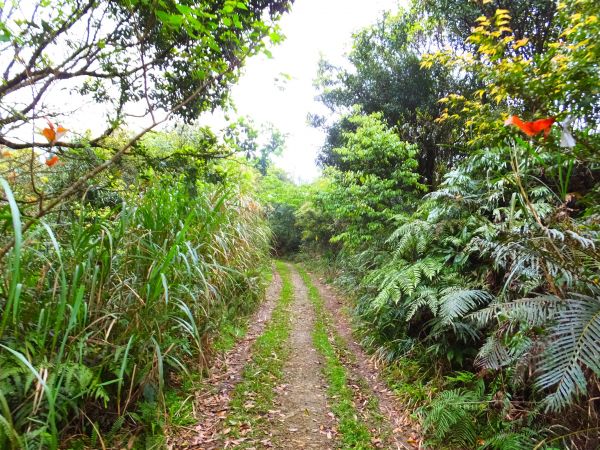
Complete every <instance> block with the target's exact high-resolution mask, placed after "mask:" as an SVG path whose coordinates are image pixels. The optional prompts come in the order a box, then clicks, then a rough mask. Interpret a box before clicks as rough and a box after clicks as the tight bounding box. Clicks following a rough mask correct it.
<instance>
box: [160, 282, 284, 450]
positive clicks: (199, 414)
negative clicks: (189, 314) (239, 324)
mask: <svg viewBox="0 0 600 450" xmlns="http://www.w3.org/2000/svg"><path fill="white" fill-rule="evenodd" d="M281 287H282V281H281V278H280V276H279V273H278V272H277V271H276V270H273V280H272V281H271V284H270V285H269V287H268V288H267V291H266V293H265V301H264V302H263V303H262V305H261V306H260V308H259V310H258V311H257V312H256V313H255V314H254V315H253V316H252V318H251V319H250V321H249V328H248V332H247V333H246V336H245V337H244V339H242V340H240V341H239V342H238V343H237V344H236V345H235V347H233V348H232V349H231V350H229V351H228V352H227V353H226V354H225V355H224V356H223V357H222V358H220V359H218V360H217V361H215V363H214V366H213V367H212V369H211V374H210V376H209V377H208V378H207V379H206V380H205V381H204V382H203V384H204V385H205V386H209V387H210V389H206V390H202V391H200V392H198V393H197V395H196V399H195V402H194V403H195V408H194V409H195V417H196V418H197V420H198V424H197V425H196V426H195V427H194V428H193V429H188V430H187V432H185V433H181V434H178V435H177V436H175V437H174V438H173V439H171V441H172V442H170V443H168V445H167V446H168V448H169V449H179V448H185V449H201V450H216V449H221V448H223V446H222V444H221V442H220V441H221V439H220V435H219V433H220V427H221V422H222V421H223V420H224V419H225V417H226V415H227V411H228V409H229V402H230V400H231V393H232V391H233V389H234V388H235V386H236V384H237V383H238V382H239V381H240V379H241V375H242V371H243V369H244V366H245V365H246V364H247V363H248V361H249V360H250V358H251V356H252V354H251V352H250V348H251V347H252V344H253V343H254V341H255V340H256V338H257V337H258V336H260V335H261V334H262V333H263V331H264V329H265V327H266V325H267V322H268V321H269V319H270V318H271V315H272V313H273V309H274V308H275V304H276V303H277V299H278V298H279V295H280V293H281Z"/></svg>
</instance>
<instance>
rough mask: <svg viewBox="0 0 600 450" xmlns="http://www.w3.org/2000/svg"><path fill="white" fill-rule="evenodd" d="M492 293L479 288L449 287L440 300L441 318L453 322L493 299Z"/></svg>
mask: <svg viewBox="0 0 600 450" xmlns="http://www.w3.org/2000/svg"><path fill="white" fill-rule="evenodd" d="M492 298H493V297H492V295H491V294H490V293H488V292H486V291H482V290H477V289H458V288H449V289H446V290H445V292H444V293H443V296H442V298H441V300H440V313H439V315H440V319H441V320H442V322H444V323H451V322H453V321H454V320H455V319H457V318H459V317H464V316H465V315H467V314H468V313H469V312H471V311H473V310H474V309H476V308H478V307H480V306H482V305H485V304H486V303H488V302H490V301H491V300H492Z"/></svg>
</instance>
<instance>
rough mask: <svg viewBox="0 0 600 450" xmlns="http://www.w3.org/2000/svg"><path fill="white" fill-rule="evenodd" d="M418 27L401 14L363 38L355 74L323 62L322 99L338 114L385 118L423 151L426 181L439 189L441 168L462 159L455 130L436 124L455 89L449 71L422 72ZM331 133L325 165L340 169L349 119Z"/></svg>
mask: <svg viewBox="0 0 600 450" xmlns="http://www.w3.org/2000/svg"><path fill="white" fill-rule="evenodd" d="M416 27H417V25H416V24H415V22H414V16H413V15H411V14H408V13H399V14H398V15H395V16H394V15H386V16H384V17H383V18H381V19H380V20H379V21H378V22H377V23H376V24H375V25H373V26H371V27H367V28H365V29H363V30H361V31H360V32H358V33H357V34H356V35H355V37H354V45H353V49H352V52H351V53H350V55H349V61H350V63H351V64H352V69H346V68H341V67H335V66H332V65H331V64H329V63H327V62H324V61H323V62H321V65H320V68H319V76H318V79H317V83H318V85H319V87H320V89H321V93H320V95H319V99H320V100H321V101H322V102H323V103H324V104H325V105H326V106H327V107H329V108H330V109H331V110H332V111H335V112H343V111H345V110H347V109H348V108H351V107H352V106H353V105H359V106H360V107H361V108H362V110H363V111H364V112H365V113H366V114H371V113H375V112H380V113H382V114H383V116H382V117H383V119H384V120H385V122H386V123H387V125H388V126H390V127H396V129H397V132H398V133H399V135H400V138H401V139H402V140H405V141H408V142H411V143H414V144H416V145H417V148H418V150H417V157H418V160H419V173H420V174H421V177H422V181H423V182H424V183H426V184H429V185H436V184H437V183H438V181H439V180H438V178H439V177H438V171H439V167H438V166H439V165H442V164H446V163H447V162H448V161H449V160H450V159H451V157H452V156H453V155H454V154H455V153H456V150H455V149H454V148H453V146H452V145H451V142H452V139H451V134H452V129H451V128H450V127H445V126H443V125H440V124H436V123H435V122H434V119H435V118H436V117H437V116H438V115H439V114H440V113H441V107H440V105H439V104H438V103H437V100H438V99H439V98H440V97H442V96H443V95H445V94H444V93H445V92H447V91H448V89H450V85H451V83H452V78H451V76H450V74H449V72H448V71H447V70H445V68H444V67H441V66H440V67H439V68H427V69H425V68H423V67H422V66H421V64H420V62H421V61H420V53H421V51H422V50H421V48H420V45H419V44H418V43H417V42H416V41H415V40H414V39H413V35H414V33H415V28H416ZM327 128H328V130H327V131H328V138H327V142H326V144H325V146H324V148H323V150H322V153H321V155H320V161H321V162H322V163H323V164H325V165H334V166H335V165H336V163H337V160H336V159H335V155H334V153H333V152H332V149H333V148H335V147H336V146H337V145H339V143H340V136H341V133H342V132H343V131H352V128H351V127H350V123H349V122H348V121H347V120H344V119H342V120H339V121H337V122H336V123H334V124H331V125H329V126H327Z"/></svg>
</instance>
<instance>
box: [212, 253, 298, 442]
mask: <svg viewBox="0 0 600 450" xmlns="http://www.w3.org/2000/svg"><path fill="white" fill-rule="evenodd" d="M275 267H276V269H277V271H278V272H279V275H280V276H281V280H282V289H281V294H280V297H279V300H278V302H277V306H276V307H275V309H274V311H273V315H272V316H271V321H270V322H269V324H268V325H267V327H266V329H265V331H264V333H263V334H262V335H261V336H259V337H258V338H257V339H256V342H255V343H254V345H253V346H252V359H251V360H250V362H249V363H248V365H247V366H246V367H245V369H244V372H243V374H242V380H241V381H240V383H239V384H238V385H237V386H236V388H235V389H234V391H233V395H232V399H231V403H230V412H229V415H228V417H227V421H226V424H225V430H223V434H224V435H225V436H224V438H225V439H227V440H228V441H230V443H231V444H232V446H233V448H244V447H245V446H246V445H252V441H253V440H254V439H256V438H258V437H261V436H263V437H264V436H265V435H266V433H265V431H266V430H265V429H264V428H265V426H266V425H267V426H268V420H267V416H268V412H269V410H271V409H272V408H273V401H274V400H275V397H276V395H277V393H276V390H275V387H276V386H277V384H278V383H279V381H280V380H281V378H282V376H283V366H284V363H285V361H286V358H287V355H288V353H289V348H288V338H289V335H290V330H291V324H290V320H289V317H290V310H289V306H290V304H291V302H292V300H293V298H294V287H293V284H292V281H291V276H290V270H289V268H288V267H287V266H286V265H285V263H283V262H280V261H276V262H275Z"/></svg>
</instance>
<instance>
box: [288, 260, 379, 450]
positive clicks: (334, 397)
mask: <svg viewBox="0 0 600 450" xmlns="http://www.w3.org/2000/svg"><path fill="white" fill-rule="evenodd" d="M298 272H299V273H300V277H301V278H302V281H303V282H304V284H305V285H306V287H307V290H308V297H309V299H310V301H311V302H312V304H313V305H314V308H315V329H314V331H313V342H314V345H315V348H316V349H317V351H318V352H319V353H321V355H322V356H323V358H324V360H325V366H324V369H323V372H324V374H325V377H326V379H327V382H328V384H329V388H328V394H329V398H330V402H331V409H332V411H333V413H334V414H335V416H336V418H337V419H338V421H339V430H338V431H339V434H340V436H339V438H340V439H339V440H340V444H341V446H342V448H344V449H371V448H374V446H373V444H372V440H371V438H372V437H371V434H370V432H369V428H368V427H367V425H366V424H365V423H364V422H362V421H361V420H360V419H359V412H358V411H357V409H356V406H355V404H354V401H353V399H354V392H353V390H352V389H351V388H350V387H349V386H348V373H347V371H346V368H345V367H344V365H343V364H342V362H341V361H340V358H339V357H338V349H336V347H335V346H334V345H333V344H332V343H331V341H332V340H333V341H337V339H336V335H335V333H334V332H333V331H332V330H331V327H330V326H329V319H328V316H327V313H326V311H325V305H324V302H323V299H322V298H321V296H320V295H319V291H318V290H317V288H316V287H315V286H314V285H313V283H312V281H311V279H310V276H309V275H308V273H306V271H305V270H304V269H302V268H300V267H298ZM330 334H331V335H332V339H331V340H330Z"/></svg>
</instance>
